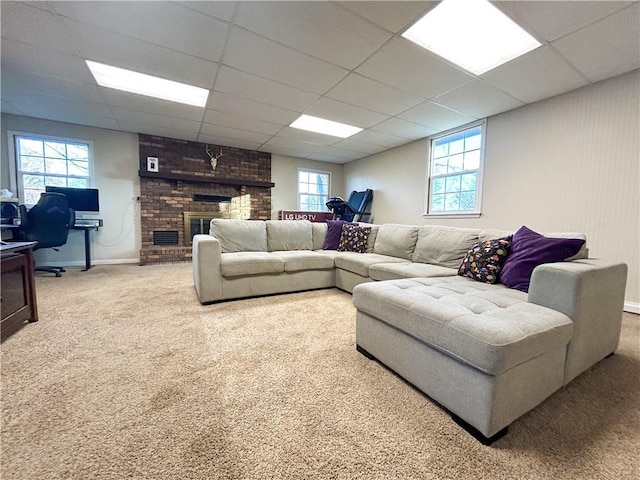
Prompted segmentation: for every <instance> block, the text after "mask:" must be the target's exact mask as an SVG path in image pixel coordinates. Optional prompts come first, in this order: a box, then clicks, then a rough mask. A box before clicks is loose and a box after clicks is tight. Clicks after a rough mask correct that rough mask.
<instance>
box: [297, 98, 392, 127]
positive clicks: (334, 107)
mask: <svg viewBox="0 0 640 480" xmlns="http://www.w3.org/2000/svg"><path fill="white" fill-rule="evenodd" d="M304 113H305V114H307V115H313V116H314V117H320V118H325V119H327V120H332V121H334V122H341V123H346V124H347V125H353V126H354V127H360V128H367V127H370V126H371V125H375V124H376V123H380V122H382V121H383V120H386V119H387V118H389V116H388V115H385V114H382V113H378V112H374V111H372V110H367V109H365V108H361V107H356V106H354V105H349V104H347V103H344V102H339V101H337V100H333V99H331V98H326V97H322V98H321V99H320V100H318V101H317V102H316V103H314V104H313V105H311V107H309V108H308V109H307V110H306V111H305V112H304Z"/></svg>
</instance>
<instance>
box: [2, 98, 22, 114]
mask: <svg viewBox="0 0 640 480" xmlns="http://www.w3.org/2000/svg"><path fill="white" fill-rule="evenodd" d="M1 104H2V106H1V108H2V113H7V114H9V115H26V113H25V112H24V111H22V110H20V109H19V108H18V107H17V106H16V105H14V104H13V103H12V102H7V101H5V100H2V102H1Z"/></svg>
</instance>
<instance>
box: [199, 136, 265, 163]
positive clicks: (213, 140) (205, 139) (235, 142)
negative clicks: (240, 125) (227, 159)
mask: <svg viewBox="0 0 640 480" xmlns="http://www.w3.org/2000/svg"><path fill="white" fill-rule="evenodd" d="M197 141H198V142H201V143H207V144H212V145H222V146H225V147H234V148H245V149H247V150H258V149H259V148H260V146H261V145H262V142H250V141H246V140H239V139H237V138H227V137H220V136H217V135H208V134H206V133H201V134H200V135H198V138H197ZM205 153H206V152H205ZM223 159H224V156H223V157H222V158H220V159H219V160H218V162H221V161H223Z"/></svg>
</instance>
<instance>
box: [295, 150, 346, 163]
mask: <svg viewBox="0 0 640 480" xmlns="http://www.w3.org/2000/svg"><path fill="white" fill-rule="evenodd" d="M304 158H306V159H308V160H316V161H318V162H327V163H335V164H338V165H344V164H345V163H349V162H352V161H353V160H354V159H353V158H347V157H342V156H340V155H338V154H336V153H331V152H328V151H326V150H323V151H321V152H315V153H312V154H311V155H307V156H306V157H304Z"/></svg>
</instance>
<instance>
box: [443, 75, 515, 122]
mask: <svg viewBox="0 0 640 480" xmlns="http://www.w3.org/2000/svg"><path fill="white" fill-rule="evenodd" d="M433 101H434V102H435V103H438V104H440V105H444V106H445V107H450V108H453V109H455V110H458V111H460V112H463V113H466V114H468V115H471V116H474V117H478V118H480V117H488V116H491V115H495V114H497V113H501V112H506V111H507V110H512V109H514V108H517V107H521V106H522V105H523V103H522V102H521V101H519V100H516V99H515V98H513V97H510V96H509V95H507V94H506V93H503V92H501V91H500V90H498V89H497V88H495V87H494V86H492V85H489V84H488V83H486V82H484V81H483V80H479V79H478V80H473V81H471V82H469V83H466V84H465V85H463V86H461V87H458V88H456V89H454V90H451V91H450V92H447V93H445V94H443V95H439V96H437V97H435V98H434V99H433Z"/></svg>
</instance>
